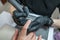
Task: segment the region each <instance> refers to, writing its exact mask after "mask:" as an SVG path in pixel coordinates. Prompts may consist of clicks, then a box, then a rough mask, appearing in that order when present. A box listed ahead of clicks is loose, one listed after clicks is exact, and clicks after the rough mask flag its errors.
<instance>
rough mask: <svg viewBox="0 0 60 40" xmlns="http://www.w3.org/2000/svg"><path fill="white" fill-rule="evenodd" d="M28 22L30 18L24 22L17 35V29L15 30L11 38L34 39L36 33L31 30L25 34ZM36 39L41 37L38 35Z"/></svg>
mask: <svg viewBox="0 0 60 40" xmlns="http://www.w3.org/2000/svg"><path fill="white" fill-rule="evenodd" d="M30 23H31V21H30V20H28V21H27V22H26V24H25V25H24V27H23V28H22V30H21V32H20V33H19V35H18V30H16V32H15V34H14V36H13V40H36V35H35V33H34V32H31V33H29V34H28V35H26V34H27V28H28V26H29V24H30ZM17 35H18V36H17ZM38 40H41V37H38Z"/></svg>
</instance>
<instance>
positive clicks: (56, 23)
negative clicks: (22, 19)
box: [10, 5, 60, 28]
mask: <svg viewBox="0 0 60 40" xmlns="http://www.w3.org/2000/svg"><path fill="white" fill-rule="evenodd" d="M14 10H16V9H15V8H14V7H13V6H12V5H11V7H10V12H11V13H12V14H13V11H14ZM52 20H53V21H54V23H53V24H52V26H54V27H56V28H60V19H52Z"/></svg>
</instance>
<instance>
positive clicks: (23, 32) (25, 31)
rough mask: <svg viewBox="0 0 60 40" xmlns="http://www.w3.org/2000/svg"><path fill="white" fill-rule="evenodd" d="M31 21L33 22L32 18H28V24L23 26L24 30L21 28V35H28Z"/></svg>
mask: <svg viewBox="0 0 60 40" xmlns="http://www.w3.org/2000/svg"><path fill="white" fill-rule="evenodd" d="M30 23H31V20H28V21H27V22H26V24H25V25H24V26H23V28H22V30H21V32H20V34H21V35H23V36H26V34H27V29H28V27H29V25H30ZM21 35H20V36H21Z"/></svg>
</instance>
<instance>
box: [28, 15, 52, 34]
mask: <svg viewBox="0 0 60 40" xmlns="http://www.w3.org/2000/svg"><path fill="white" fill-rule="evenodd" d="M52 23H53V20H52V19H51V18H48V17H47V16H42V17H38V18H36V20H34V21H33V22H32V23H31V24H30V26H29V28H28V33H29V32H31V31H32V32H33V31H37V30H38V29H39V28H44V26H47V27H49V26H51V25H52Z"/></svg>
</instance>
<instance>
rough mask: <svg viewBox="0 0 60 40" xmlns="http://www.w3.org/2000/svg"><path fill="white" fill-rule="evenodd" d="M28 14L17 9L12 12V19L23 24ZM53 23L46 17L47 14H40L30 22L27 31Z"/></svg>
mask: <svg viewBox="0 0 60 40" xmlns="http://www.w3.org/2000/svg"><path fill="white" fill-rule="evenodd" d="M27 16H28V15H27V14H26V13H21V12H18V11H15V12H14V16H13V17H14V20H15V22H16V23H17V24H18V25H20V26H24V24H25V23H26V21H27V19H26V17H27ZM52 23H53V21H52V19H51V18H48V17H47V16H41V17H38V18H36V19H35V20H34V21H32V22H31V24H30V26H29V28H28V33H30V32H33V31H37V30H38V29H39V28H43V27H44V26H51V25H52Z"/></svg>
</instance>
